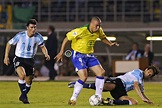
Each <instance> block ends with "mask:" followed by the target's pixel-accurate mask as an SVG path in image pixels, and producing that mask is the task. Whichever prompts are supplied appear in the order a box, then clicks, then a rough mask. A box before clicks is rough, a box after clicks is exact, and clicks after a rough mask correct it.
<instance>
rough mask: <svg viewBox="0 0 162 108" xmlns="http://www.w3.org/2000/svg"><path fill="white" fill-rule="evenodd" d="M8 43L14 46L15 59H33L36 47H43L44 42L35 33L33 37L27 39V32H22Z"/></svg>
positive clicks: (40, 36) (39, 35)
mask: <svg viewBox="0 0 162 108" xmlns="http://www.w3.org/2000/svg"><path fill="white" fill-rule="evenodd" d="M8 43H9V44H11V45H16V50H15V55H16V56H17V57H22V58H33V57H34V55H35V54H36V51H37V47H38V46H42V45H44V40H43V37H42V35H41V34H39V33H37V32H36V33H35V34H34V36H33V37H29V36H28V35H27V31H23V32H19V33H17V34H16V35H15V36H14V37H13V38H12V39H11V40H9V42H8Z"/></svg>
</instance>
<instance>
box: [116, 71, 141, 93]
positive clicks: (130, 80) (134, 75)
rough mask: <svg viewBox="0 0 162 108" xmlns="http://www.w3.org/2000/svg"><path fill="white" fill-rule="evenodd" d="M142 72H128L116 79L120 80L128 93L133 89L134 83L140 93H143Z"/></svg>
mask: <svg viewBox="0 0 162 108" xmlns="http://www.w3.org/2000/svg"><path fill="white" fill-rule="evenodd" d="M143 77H144V76H143V71H142V70H140V69H136V70H133V71H130V72H127V73H126V74H124V75H120V76H118V77H117V78H120V79H121V80H122V82H123V84H124V86H125V90H126V91H127V92H128V91H130V90H133V89H134V82H136V81H137V82H138V83H139V87H140V89H141V92H144V81H143Z"/></svg>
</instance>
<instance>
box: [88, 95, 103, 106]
mask: <svg viewBox="0 0 162 108" xmlns="http://www.w3.org/2000/svg"><path fill="white" fill-rule="evenodd" d="M89 103H90V105H92V106H98V105H100V104H101V98H100V97H99V96H98V95H92V96H91V97H90V98H89Z"/></svg>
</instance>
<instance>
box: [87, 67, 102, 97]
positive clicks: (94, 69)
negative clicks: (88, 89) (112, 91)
mask: <svg viewBox="0 0 162 108" xmlns="http://www.w3.org/2000/svg"><path fill="white" fill-rule="evenodd" d="M90 70H91V71H92V72H93V73H94V74H95V75H96V81H95V86H96V93H95V94H96V95H98V96H99V97H101V98H102V91H103V86H104V73H105V70H104V69H103V68H102V67H101V66H100V65H95V66H92V67H90Z"/></svg>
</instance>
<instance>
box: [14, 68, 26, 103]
mask: <svg viewBox="0 0 162 108" xmlns="http://www.w3.org/2000/svg"><path fill="white" fill-rule="evenodd" d="M16 72H17V74H18V76H19V79H18V85H19V88H20V91H21V95H20V97H19V100H20V101H22V102H23V103H25V104H26V103H29V102H28V100H27V96H26V88H25V85H26V81H25V76H26V73H25V69H24V68H23V67H22V66H19V67H17V68H16Z"/></svg>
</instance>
